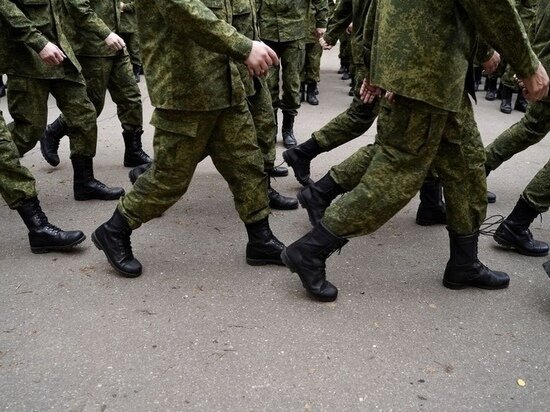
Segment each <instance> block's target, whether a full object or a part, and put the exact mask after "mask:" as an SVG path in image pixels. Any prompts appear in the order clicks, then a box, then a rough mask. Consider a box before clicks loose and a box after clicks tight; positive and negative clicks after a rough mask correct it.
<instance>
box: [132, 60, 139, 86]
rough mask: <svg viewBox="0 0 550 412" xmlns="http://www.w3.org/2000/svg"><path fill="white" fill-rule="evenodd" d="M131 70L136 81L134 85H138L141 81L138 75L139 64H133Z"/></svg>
mask: <svg viewBox="0 0 550 412" xmlns="http://www.w3.org/2000/svg"><path fill="white" fill-rule="evenodd" d="M132 70H133V72H134V78H135V79H136V83H139V82H140V81H141V79H140V77H139V75H140V74H141V66H140V65H139V64H133V65H132Z"/></svg>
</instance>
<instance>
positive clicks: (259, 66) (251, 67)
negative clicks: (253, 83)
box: [244, 41, 279, 76]
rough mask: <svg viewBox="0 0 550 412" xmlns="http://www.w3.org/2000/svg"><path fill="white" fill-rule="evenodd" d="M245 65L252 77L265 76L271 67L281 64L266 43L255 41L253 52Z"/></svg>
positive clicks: (251, 51)
mask: <svg viewBox="0 0 550 412" xmlns="http://www.w3.org/2000/svg"><path fill="white" fill-rule="evenodd" d="M244 64H246V67H248V73H250V75H251V76H265V75H266V74H267V70H268V69H269V68H270V67H271V66H273V65H278V64H279V58H278V57H277V53H275V52H274V51H273V50H272V49H271V47H269V46H268V45H266V44H265V43H262V42H261V41H253V42H252V50H250V54H249V55H248V58H247V59H246V60H245V61H244Z"/></svg>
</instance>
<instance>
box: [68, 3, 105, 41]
mask: <svg viewBox="0 0 550 412" xmlns="http://www.w3.org/2000/svg"><path fill="white" fill-rule="evenodd" d="M63 1H64V3H65V6H66V7H67V10H68V12H69V14H70V15H71V17H72V19H73V21H74V23H75V24H76V25H77V27H78V28H80V29H83V30H86V31H89V32H91V33H94V34H95V35H97V36H98V37H99V38H100V39H101V40H105V39H106V38H107V36H108V35H109V34H111V32H112V30H111V29H110V28H109V27H107V25H106V24H105V23H104V22H103V20H101V19H100V18H99V16H98V15H97V14H96V12H95V11H94V9H93V8H92V6H91V5H90V1H89V0H63Z"/></svg>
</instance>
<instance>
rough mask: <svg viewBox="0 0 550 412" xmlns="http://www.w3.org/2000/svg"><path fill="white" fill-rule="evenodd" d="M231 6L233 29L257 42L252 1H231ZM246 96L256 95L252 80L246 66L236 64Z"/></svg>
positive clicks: (257, 33) (254, 7)
mask: <svg viewBox="0 0 550 412" xmlns="http://www.w3.org/2000/svg"><path fill="white" fill-rule="evenodd" d="M231 3H232V4H233V27H235V28H236V29H237V31H238V32H239V33H241V34H243V35H245V36H246V37H248V38H249V39H251V40H259V38H260V37H259V31H258V25H257V24H258V22H257V19H256V4H255V2H254V0H231ZM237 67H238V68H239V72H240V73H241V78H242V81H243V84H244V88H245V92H246V95H247V96H252V95H254V94H255V93H256V90H255V88H254V80H253V78H252V77H250V74H248V68H247V67H246V65H244V64H242V63H239V64H237Z"/></svg>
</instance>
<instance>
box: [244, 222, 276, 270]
mask: <svg viewBox="0 0 550 412" xmlns="http://www.w3.org/2000/svg"><path fill="white" fill-rule="evenodd" d="M245 227H246V232H247V233H248V243H247V244H246V263H248V264H249V265H252V266H262V265H280V266H283V265H284V264H283V262H282V260H281V252H282V251H283V250H284V248H285V245H284V244H283V243H282V242H281V241H280V240H279V239H277V238H276V237H275V235H274V234H273V232H272V231H271V229H270V227H269V220H268V218H267V217H266V218H264V219H262V220H259V221H258V222H254V223H246V224H245Z"/></svg>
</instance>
